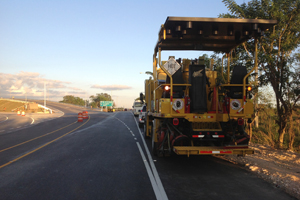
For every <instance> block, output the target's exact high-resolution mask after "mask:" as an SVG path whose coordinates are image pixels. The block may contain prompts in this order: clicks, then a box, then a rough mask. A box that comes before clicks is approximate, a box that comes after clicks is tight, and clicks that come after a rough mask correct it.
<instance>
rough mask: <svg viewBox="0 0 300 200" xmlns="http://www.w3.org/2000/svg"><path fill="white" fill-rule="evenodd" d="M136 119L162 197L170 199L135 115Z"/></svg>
mask: <svg viewBox="0 0 300 200" xmlns="http://www.w3.org/2000/svg"><path fill="white" fill-rule="evenodd" d="M133 117H134V116H133ZM134 120H135V123H136V126H137V129H138V130H139V132H140V135H141V139H142V141H143V144H144V148H145V150H146V153H147V156H148V160H149V162H150V166H151V169H152V172H153V175H154V177H155V180H156V183H157V185H158V189H159V190H160V192H161V195H162V198H163V199H168V196H167V194H166V191H165V189H164V186H163V185H162V183H161V180H160V178H159V175H158V172H157V170H156V167H155V165H154V162H153V159H152V156H151V154H150V152H149V149H148V147H147V144H146V142H145V139H144V137H143V135H142V132H141V130H140V128H139V125H138V122H137V121H136V119H135V117H134Z"/></svg>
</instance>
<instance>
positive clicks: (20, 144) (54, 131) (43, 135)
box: [0, 121, 77, 152]
mask: <svg viewBox="0 0 300 200" xmlns="http://www.w3.org/2000/svg"><path fill="white" fill-rule="evenodd" d="M76 122H77V121H75V122H73V123H71V124H69V125H67V126H65V127H62V128H60V129H57V130H55V131H52V132H50V133H46V134H45V135H41V136H38V137H35V138H33V139H30V140H27V141H25V142H22V143H19V144H16V145H14V146H11V147H8V148H6V149H2V150H0V152H3V151H6V150H9V149H12V148H15V147H17V146H20V145H22V144H26V143H28V142H31V141H33V140H36V139H39V138H42V137H45V136H46V135H50V134H51V133H55V132H57V131H59V130H62V129H64V128H67V127H68V126H71V125H72V124H75V123H76Z"/></svg>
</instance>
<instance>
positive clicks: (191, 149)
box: [173, 146, 254, 156]
mask: <svg viewBox="0 0 300 200" xmlns="http://www.w3.org/2000/svg"><path fill="white" fill-rule="evenodd" d="M173 151H174V152H175V153H176V154H177V155H187V156H190V155H230V154H236V155H239V156H245V155H246V154H254V150H253V149H250V148H248V146H241V147H238V146H235V147H232V146H230V147H225V146H222V147H199V146H173Z"/></svg>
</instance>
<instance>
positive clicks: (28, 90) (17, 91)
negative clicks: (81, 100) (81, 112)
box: [0, 71, 80, 98]
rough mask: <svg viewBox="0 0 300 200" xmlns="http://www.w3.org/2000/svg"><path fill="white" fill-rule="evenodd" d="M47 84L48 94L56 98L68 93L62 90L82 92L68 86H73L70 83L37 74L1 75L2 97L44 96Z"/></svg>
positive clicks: (0, 89) (0, 95)
mask: <svg viewBox="0 0 300 200" xmlns="http://www.w3.org/2000/svg"><path fill="white" fill-rule="evenodd" d="M45 83H46V88H47V94H48V95H51V97H54V98H55V97H57V98H58V97H59V98H62V97H63V96H64V94H65V92H66V91H59V90H61V89H64V90H69V89H72V90H77V91H79V90H80V89H79V88H70V87H68V86H67V85H69V84H71V83H70V82H65V81H58V80H51V79H46V78H43V76H42V75H40V74H39V73H36V72H23V71H21V72H20V73H17V74H5V73H0V97H9V96H14V97H18V96H22V97H24V96H25V95H26V96H28V97H29V96H31V97H37V96H43V93H44V84H45ZM70 93H72V92H70ZM75 93H76V92H75ZM78 93H79V92H78Z"/></svg>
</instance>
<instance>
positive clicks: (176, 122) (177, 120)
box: [173, 118, 179, 126]
mask: <svg viewBox="0 0 300 200" xmlns="http://www.w3.org/2000/svg"><path fill="white" fill-rule="evenodd" d="M178 124H179V119H178V118H174V119H173V125H174V126H177V125H178Z"/></svg>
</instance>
